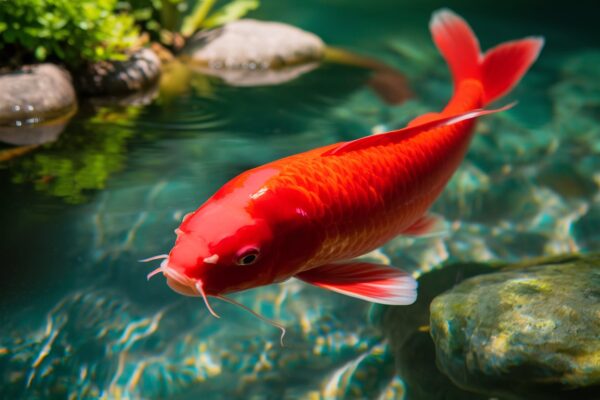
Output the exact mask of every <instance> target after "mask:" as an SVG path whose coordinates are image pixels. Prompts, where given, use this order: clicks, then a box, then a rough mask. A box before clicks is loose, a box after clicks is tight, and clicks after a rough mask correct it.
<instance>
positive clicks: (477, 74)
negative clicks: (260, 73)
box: [429, 9, 544, 105]
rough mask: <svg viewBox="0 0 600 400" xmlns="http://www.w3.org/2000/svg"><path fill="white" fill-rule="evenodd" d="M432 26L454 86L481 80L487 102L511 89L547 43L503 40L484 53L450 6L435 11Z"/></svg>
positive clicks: (533, 38)
mask: <svg viewBox="0 0 600 400" xmlns="http://www.w3.org/2000/svg"><path fill="white" fill-rule="evenodd" d="M429 29H430V30H431V34H432V36H433V41H434V42H435V44H436V46H437V47H438V49H439V50H440V52H441V53H442V55H443V56H444V58H445V59H446V62H447V63H448V66H449V67H450V72H451V73H452V78H453V80H454V87H455V88H456V87H457V85H458V83H459V82H461V81H462V80H464V79H478V80H480V81H481V83H482V84H483V88H484V99H483V102H484V105H485V104H488V103H490V102H492V101H494V100H497V99H499V98H500V97H502V96H504V95H505V94H507V93H508V92H510V90H511V89H512V88H513V87H514V86H515V85H516V84H517V83H519V81H520V80H521V78H522V77H523V75H525V72H527V70H528V69H529V67H530V66H531V64H533V62H534V61H535V60H536V59H537V57H538V55H539V53H540V51H541V50H542V46H543V45H544V39H543V38H542V37H529V38H525V39H521V40H514V41H510V42H505V43H502V44H500V45H498V46H496V47H494V48H492V49H490V50H488V51H487V52H486V53H485V54H481V50H480V49H479V41H478V40H477V37H476V36H475V34H474V33H473V31H472V30H471V28H470V27H469V25H468V24H467V23H466V22H465V20H464V19H462V18H461V17H459V16H458V15H456V14H455V13H453V12H452V11H450V10H448V9H441V10H438V11H436V12H435V13H433V16H432V17H431V21H430V23H429Z"/></svg>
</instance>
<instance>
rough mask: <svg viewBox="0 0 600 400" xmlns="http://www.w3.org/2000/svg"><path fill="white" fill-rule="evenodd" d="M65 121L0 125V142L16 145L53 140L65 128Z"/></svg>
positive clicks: (35, 143)
mask: <svg viewBox="0 0 600 400" xmlns="http://www.w3.org/2000/svg"><path fill="white" fill-rule="evenodd" d="M66 124H67V121H58V122H56V123H49V124H40V125H28V126H21V127H18V126H0V142H4V143H8V144H14V145H17V146H26V145H37V144H43V143H50V142H54V141H55V140H56V139H58V137H59V136H60V134H61V133H62V131H63V130H64V129H65V126H66Z"/></svg>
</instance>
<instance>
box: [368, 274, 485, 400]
mask: <svg viewBox="0 0 600 400" xmlns="http://www.w3.org/2000/svg"><path fill="white" fill-rule="evenodd" d="M495 270H496V268H495V267H493V266H491V265H489V264H482V263H457V264H452V265H448V266H445V267H444V268H441V269H437V270H434V271H432V272H429V273H426V274H424V275H422V276H421V277H420V278H419V296H418V298H417V301H416V302H415V303H414V304H411V305H410V306H405V307H392V306H376V307H375V314H378V312H379V311H381V314H380V316H381V320H380V321H381V326H382V330H383V333H384V335H385V336H386V338H387V339H388V341H389V345H390V348H391V352H392V354H393V356H394V359H395V363H396V373H397V374H398V375H399V376H400V378H401V379H402V381H403V383H404V388H405V391H406V398H407V399H411V400H420V399H423V400H435V399H440V400H441V399H444V400H453V399H456V400H480V399H481V400H483V399H487V398H488V397H487V396H482V395H479V394H476V393H471V392H467V391H465V390H462V389H460V388H457V387H456V386H455V385H454V384H453V383H452V381H451V380H450V379H448V377H447V376H445V375H444V374H442V373H441V372H440V371H439V370H438V369H437V367H436V365H435V346H434V344H433V341H432V340H431V337H430V335H429V332H428V324H429V304H430V303H431V301H432V300H433V299H434V297H435V296H437V295H438V294H440V293H442V292H443V291H445V290H448V289H450V288H451V287H452V286H453V285H454V284H456V282H457V281H459V280H462V279H465V278H468V277H472V276H475V275H480V274H486V273H491V272H494V271H495ZM375 318H376V319H377V315H376V316H375Z"/></svg>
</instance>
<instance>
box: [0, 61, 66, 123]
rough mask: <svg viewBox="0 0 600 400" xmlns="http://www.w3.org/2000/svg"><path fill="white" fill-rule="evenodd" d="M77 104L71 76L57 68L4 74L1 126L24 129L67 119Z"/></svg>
mask: <svg viewBox="0 0 600 400" xmlns="http://www.w3.org/2000/svg"><path fill="white" fill-rule="evenodd" d="M76 104H77V98H76V96H75V90H74V89H73V85H72V84H71V76H70V74H69V73H68V72H67V71H65V70H64V69H62V68H60V67H58V66H56V65H54V64H38V65H31V66H24V67H22V68H21V69H19V70H17V71H12V72H9V73H5V74H0V125H4V126H7V127H21V126H26V125H35V124H38V123H41V122H44V121H47V120H53V119H56V118H60V117H64V116H66V115H69V114H71V113H72V112H73V111H74V110H75V108H76V106H77V105H76Z"/></svg>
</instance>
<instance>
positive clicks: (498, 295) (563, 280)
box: [430, 255, 600, 399]
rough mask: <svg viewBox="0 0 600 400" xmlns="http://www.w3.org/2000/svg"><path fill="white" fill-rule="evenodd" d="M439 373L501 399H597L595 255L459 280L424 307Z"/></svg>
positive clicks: (599, 353) (599, 285) (598, 279)
mask: <svg viewBox="0 0 600 400" xmlns="http://www.w3.org/2000/svg"><path fill="white" fill-rule="evenodd" d="M430 325H431V335H432V337H433V340H434V342H435V345H436V354H437V361H438V365H439V367H440V369H441V370H442V371H443V372H444V373H445V374H446V375H447V376H449V377H450V379H452V381H453V382H454V383H455V384H457V385H458V386H460V387H462V388H466V389H468V390H471V391H474V392H478V393H481V394H486V395H488V396H497V397H501V398H503V399H522V398H527V399H562V398H577V399H598V398H600V255H592V256H570V257H565V258H562V259H560V258H559V259H546V260H544V259H542V260H537V261H535V262H530V263H527V264H518V265H515V266H509V267H507V268H506V269H505V270H503V271H502V272H496V273H492V274H488V275H482V276H477V277H474V278H471V279H468V280H466V281H465V282H463V283H461V284H459V285H458V286H456V287H454V288H453V289H451V290H450V291H448V292H446V293H444V294H442V295H440V296H438V297H436V298H435V299H434V300H433V302H432V304H431V324H430Z"/></svg>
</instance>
